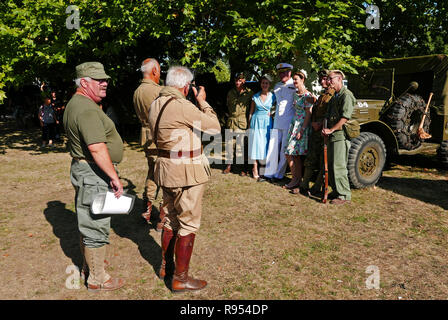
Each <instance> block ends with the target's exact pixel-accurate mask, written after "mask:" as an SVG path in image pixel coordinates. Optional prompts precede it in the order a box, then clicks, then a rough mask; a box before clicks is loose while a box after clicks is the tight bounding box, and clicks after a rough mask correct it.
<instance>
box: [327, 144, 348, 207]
mask: <svg viewBox="0 0 448 320" xmlns="http://www.w3.org/2000/svg"><path fill="white" fill-rule="evenodd" d="M349 150H350V141H349V140H346V139H341V140H337V141H331V142H329V143H328V169H329V170H328V171H329V184H330V186H331V188H332V189H333V192H335V193H337V196H338V198H340V199H343V200H351V198H352V194H351V191H350V182H349V180H348V170H347V161H348V152H349Z"/></svg>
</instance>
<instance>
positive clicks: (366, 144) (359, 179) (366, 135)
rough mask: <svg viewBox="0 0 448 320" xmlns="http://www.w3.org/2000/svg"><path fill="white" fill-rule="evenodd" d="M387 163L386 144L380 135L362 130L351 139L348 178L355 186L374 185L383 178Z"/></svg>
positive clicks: (365, 186)
mask: <svg viewBox="0 0 448 320" xmlns="http://www.w3.org/2000/svg"><path fill="white" fill-rule="evenodd" d="M385 163H386V146H385V144H384V142H383V140H381V138H380V137H379V136H377V135H376V134H374V133H371V132H361V134H360V135H359V137H357V138H356V139H353V140H351V147H350V150H349V154H348V163H347V170H348V178H349V180H350V183H351V185H352V186H353V187H355V188H357V189H359V188H367V187H372V186H374V185H375V184H376V183H377V182H378V180H379V179H380V178H381V175H382V173H383V168H384V165H385Z"/></svg>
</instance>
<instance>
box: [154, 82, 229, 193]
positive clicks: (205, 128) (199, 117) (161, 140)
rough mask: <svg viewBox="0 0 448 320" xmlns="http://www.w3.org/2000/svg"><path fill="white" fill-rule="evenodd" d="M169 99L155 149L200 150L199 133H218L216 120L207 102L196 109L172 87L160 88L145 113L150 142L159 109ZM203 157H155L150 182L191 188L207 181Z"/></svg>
mask: <svg viewBox="0 0 448 320" xmlns="http://www.w3.org/2000/svg"><path fill="white" fill-rule="evenodd" d="M171 97H174V98H175V99H174V100H172V101H171V102H170V103H169V104H168V105H167V106H166V108H165V111H164V112H163V114H162V116H161V118H160V122H159V130H158V135H157V147H158V149H161V150H168V151H175V152H177V151H194V150H200V149H201V145H202V144H201V132H205V133H207V134H211V135H214V134H217V133H220V132H221V126H220V124H219V120H218V117H217V116H216V113H215V112H214V111H213V109H212V107H211V106H210V105H209V104H208V103H207V102H205V101H204V102H202V103H201V105H200V109H198V108H197V107H196V106H195V105H194V104H192V103H191V102H190V101H188V100H186V99H185V97H184V96H183V95H182V94H181V93H180V92H179V91H178V90H177V89H176V88H173V87H163V89H162V90H161V91H160V96H159V98H157V99H156V100H154V102H153V103H152V104H151V108H150V110H149V128H150V137H149V138H150V139H151V140H152V141H154V138H155V134H156V133H155V132H154V128H155V125H156V121H157V117H158V116H159V112H160V109H161V108H162V106H163V105H164V104H165V102H167V101H168V100H169V99H170V98H171ZM203 161H205V162H207V163H208V161H207V158H205V156H204V155H203V154H201V155H199V156H196V157H194V158H188V157H186V158H182V159H170V158H165V157H157V160H156V163H155V167H154V181H155V182H156V183H157V185H159V186H163V187H168V188H176V187H185V186H194V185H198V184H201V183H204V182H207V181H208V177H209V175H208V174H207V171H206V167H205V166H204V163H203Z"/></svg>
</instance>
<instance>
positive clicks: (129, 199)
mask: <svg viewBox="0 0 448 320" xmlns="http://www.w3.org/2000/svg"><path fill="white" fill-rule="evenodd" d="M133 205H134V197H133V196H129V195H125V194H123V195H121V197H120V198H116V197H115V195H114V194H113V192H109V191H108V192H106V193H101V194H98V195H97V196H96V198H95V200H93V203H92V207H91V208H92V212H93V213H94V214H128V213H129V212H130V211H131V210H132V207H133Z"/></svg>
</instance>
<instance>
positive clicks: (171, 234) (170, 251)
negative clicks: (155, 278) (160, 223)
mask: <svg viewBox="0 0 448 320" xmlns="http://www.w3.org/2000/svg"><path fill="white" fill-rule="evenodd" d="M176 236H177V231H173V230H171V229H168V228H166V227H163V230H162V241H161V243H162V264H161V266H160V270H159V278H160V279H164V278H165V276H166V275H167V274H168V275H172V273H173V269H174V261H173V258H174V245H175V243H176Z"/></svg>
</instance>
